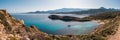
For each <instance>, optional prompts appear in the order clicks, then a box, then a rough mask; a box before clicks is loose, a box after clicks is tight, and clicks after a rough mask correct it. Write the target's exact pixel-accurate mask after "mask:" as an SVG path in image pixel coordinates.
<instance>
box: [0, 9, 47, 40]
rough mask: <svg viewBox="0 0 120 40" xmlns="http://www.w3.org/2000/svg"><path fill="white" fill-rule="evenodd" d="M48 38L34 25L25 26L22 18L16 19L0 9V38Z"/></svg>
mask: <svg viewBox="0 0 120 40" xmlns="http://www.w3.org/2000/svg"><path fill="white" fill-rule="evenodd" d="M46 37H48V38H49V36H48V35H46V34H45V33H43V32H40V31H39V30H38V29H37V28H36V27H35V26H31V27H27V26H25V25H24V21H23V20H16V19H15V18H14V17H12V16H11V15H9V13H7V12H6V10H0V40H35V39H36V40H45V39H47V38H46Z"/></svg>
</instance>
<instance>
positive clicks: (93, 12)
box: [55, 7, 120, 14]
mask: <svg viewBox="0 0 120 40" xmlns="http://www.w3.org/2000/svg"><path fill="white" fill-rule="evenodd" d="M112 11H120V10H118V9H114V8H108V9H107V8H104V7H100V8H98V9H88V10H83V11H77V12H57V13H55V14H98V13H103V12H112Z"/></svg>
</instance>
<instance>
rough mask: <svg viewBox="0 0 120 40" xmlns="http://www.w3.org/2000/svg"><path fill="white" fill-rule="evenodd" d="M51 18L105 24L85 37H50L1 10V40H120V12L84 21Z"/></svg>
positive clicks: (103, 14) (100, 15) (66, 17)
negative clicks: (93, 21)
mask: <svg viewBox="0 0 120 40" xmlns="http://www.w3.org/2000/svg"><path fill="white" fill-rule="evenodd" d="M52 16H55V15H52ZM49 18H52V19H59V18H60V19H62V20H66V19H69V20H67V21H71V20H72V21H79V20H82V19H87V20H95V21H98V20H99V21H100V22H104V24H102V25H100V26H99V27H98V28H96V29H95V30H94V31H93V32H91V33H89V34H85V35H49V34H46V33H44V32H41V31H40V30H38V29H37V28H36V27H35V26H30V27H28V26H26V25H25V24H24V21H23V20H16V19H15V18H14V17H12V16H11V15H10V14H9V13H8V12H7V11H6V10H0V40H112V39H115V40H119V38H118V37H119V36H120V34H119V30H120V11H116V12H105V13H101V14H97V15H91V16H89V17H85V18H82V19H80V18H76V17H68V16H65V17H62V16H57V17H56V16H55V17H54V18H53V17H51V16H50V17H49ZM74 18H75V19H74ZM73 19H74V20H73ZM77 19H79V20H77ZM117 35H118V36H117ZM112 36H113V37H112Z"/></svg>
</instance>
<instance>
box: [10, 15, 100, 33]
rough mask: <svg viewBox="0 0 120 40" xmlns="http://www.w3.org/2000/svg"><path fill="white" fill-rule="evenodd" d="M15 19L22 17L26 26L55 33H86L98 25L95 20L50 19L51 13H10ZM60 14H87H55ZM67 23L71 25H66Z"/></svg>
mask: <svg viewBox="0 0 120 40" xmlns="http://www.w3.org/2000/svg"><path fill="white" fill-rule="evenodd" d="M11 15H12V16H13V17H15V18H16V19H23V20H24V21H25V24H26V25H27V26H30V25H35V26H36V27H37V28H38V29H39V30H40V31H43V32H46V33H48V34H57V35H68V34H72V35H79V34H86V33H89V32H91V31H93V30H94V29H95V28H97V27H98V24H97V23H96V22H92V21H89V22H75V21H72V22H65V21H61V20H51V19H49V18H48V16H49V15H51V14H11ZM56 15H62V16H75V17H85V16H88V15H74V14H56ZM68 25H71V26H70V27H68Z"/></svg>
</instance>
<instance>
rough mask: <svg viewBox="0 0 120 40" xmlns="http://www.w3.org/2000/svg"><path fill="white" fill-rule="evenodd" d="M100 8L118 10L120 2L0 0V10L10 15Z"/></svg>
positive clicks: (101, 0)
mask: <svg viewBox="0 0 120 40" xmlns="http://www.w3.org/2000/svg"><path fill="white" fill-rule="evenodd" d="M101 6H103V7H106V8H119V9H120V0H0V9H7V10H8V11H9V12H11V13H16V12H29V11H36V10H40V11H41V10H52V9H59V8H99V7H101Z"/></svg>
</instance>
